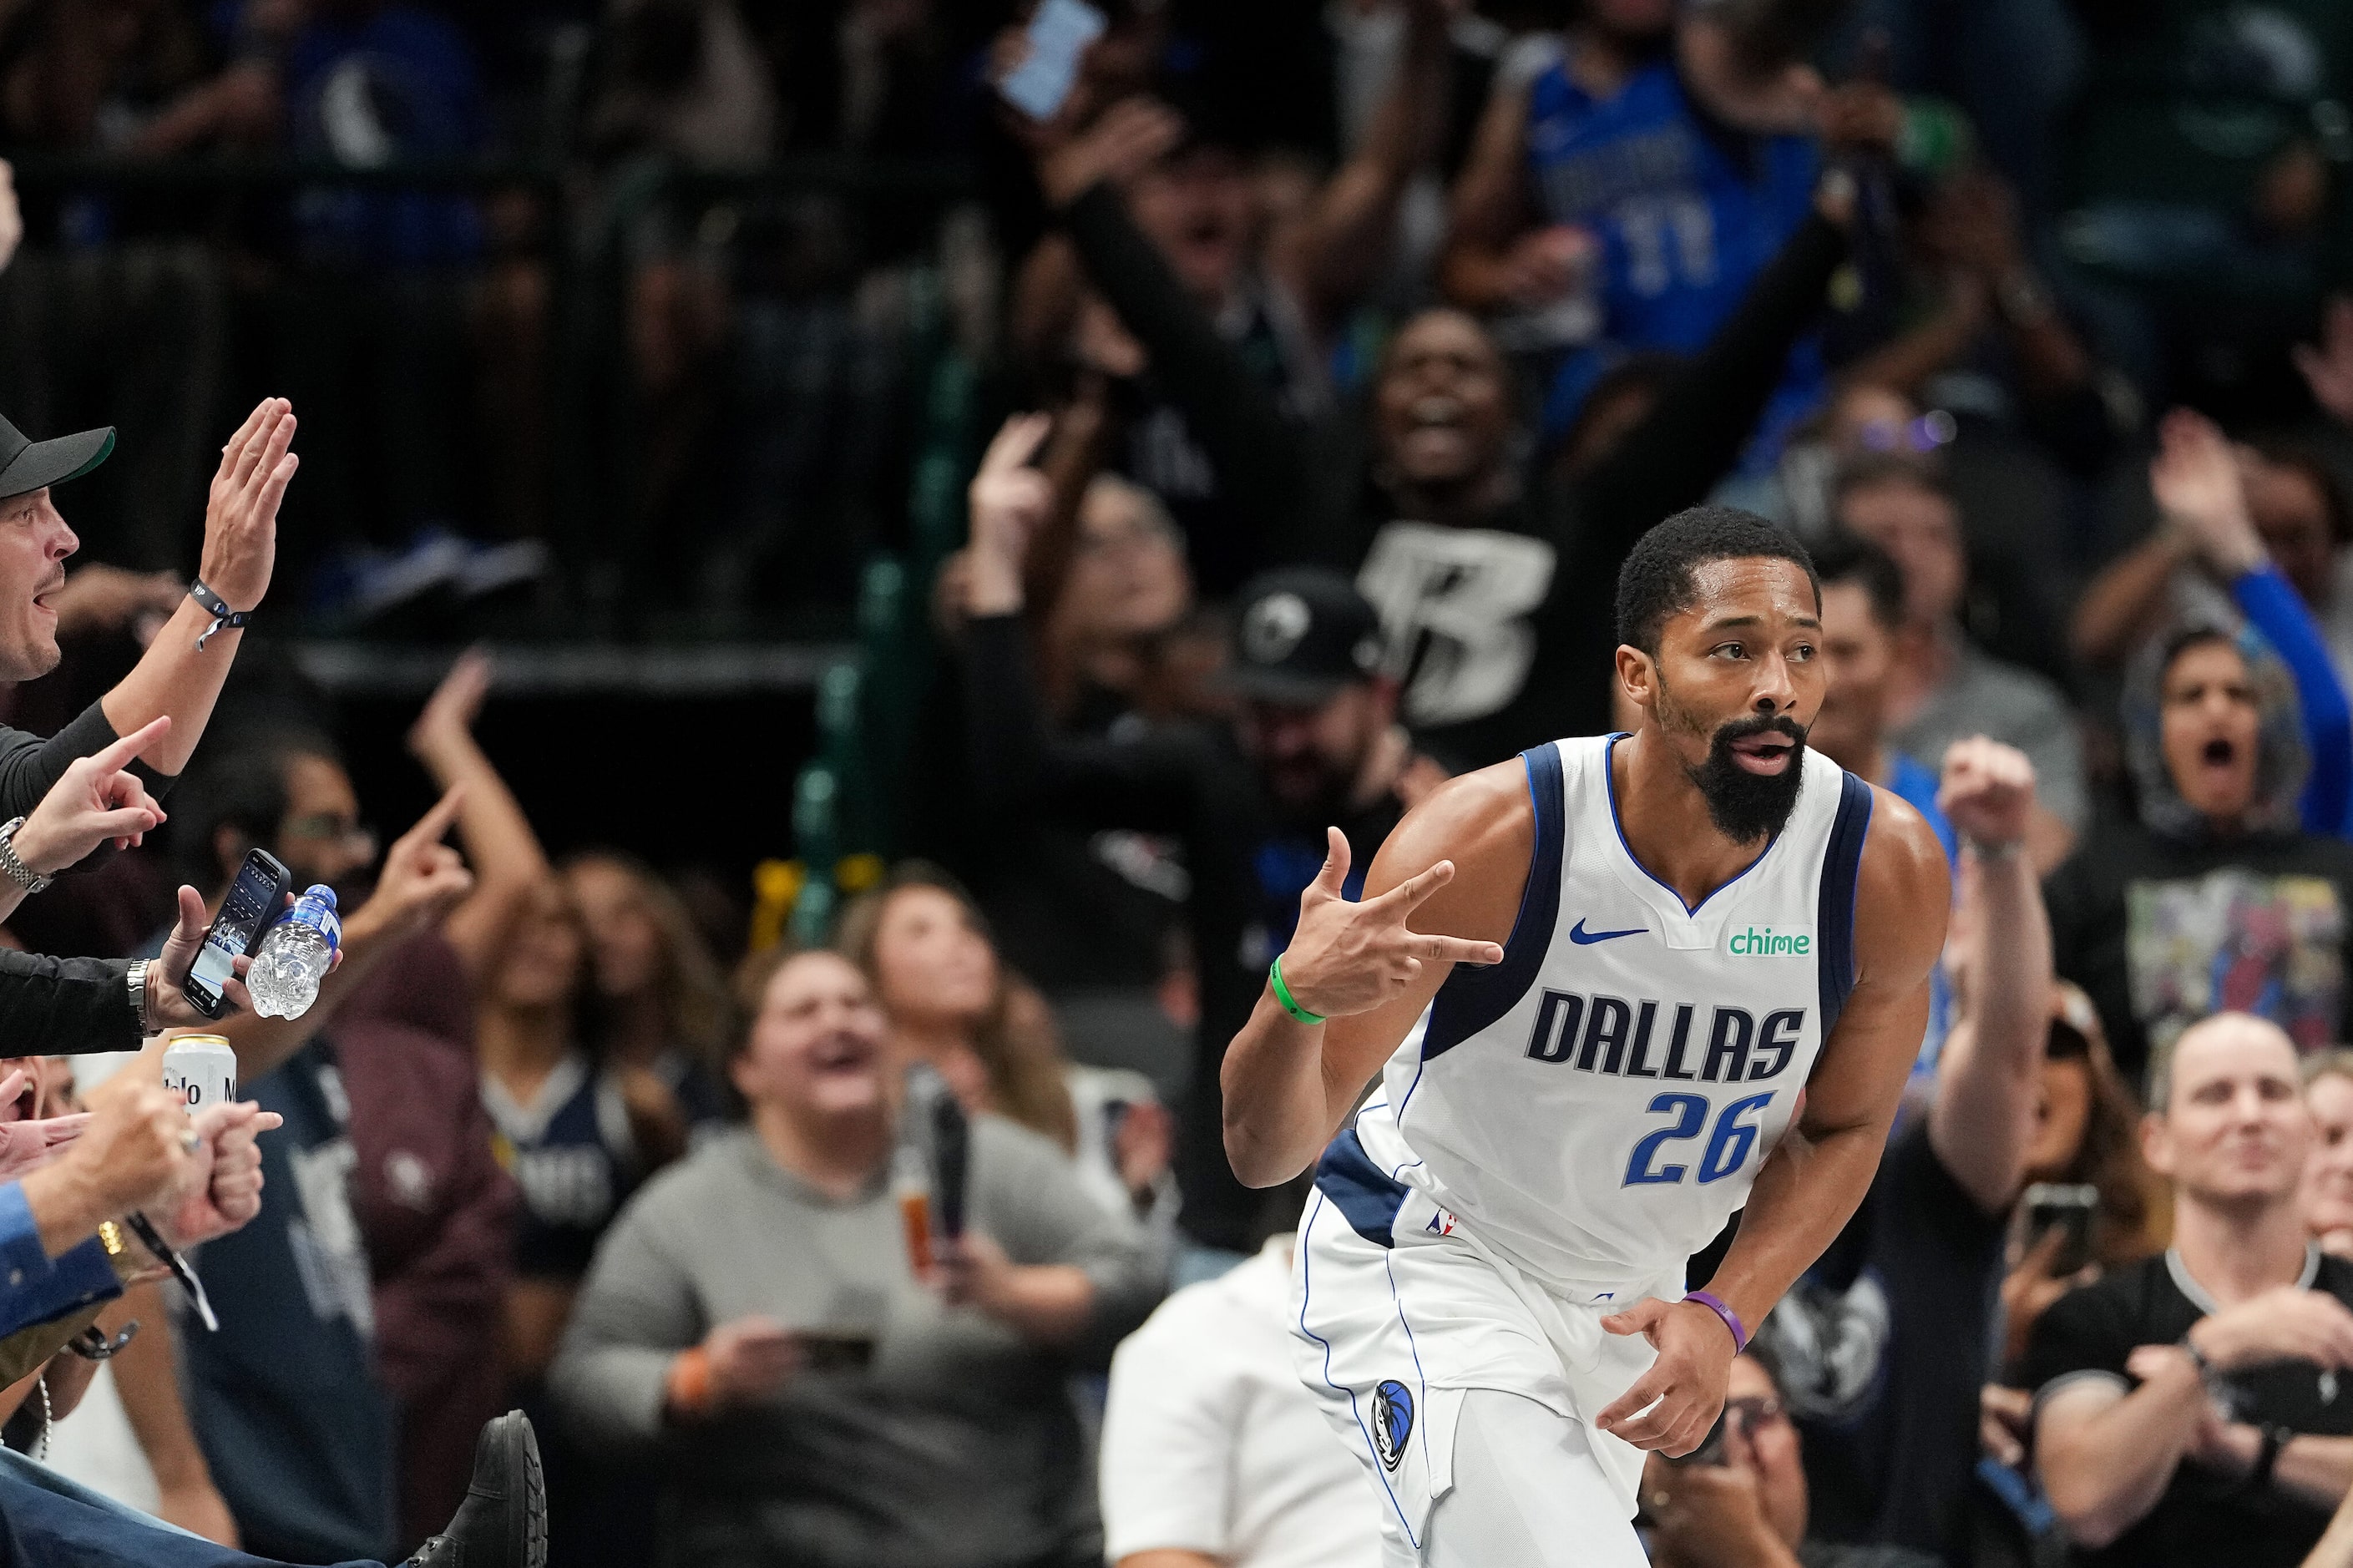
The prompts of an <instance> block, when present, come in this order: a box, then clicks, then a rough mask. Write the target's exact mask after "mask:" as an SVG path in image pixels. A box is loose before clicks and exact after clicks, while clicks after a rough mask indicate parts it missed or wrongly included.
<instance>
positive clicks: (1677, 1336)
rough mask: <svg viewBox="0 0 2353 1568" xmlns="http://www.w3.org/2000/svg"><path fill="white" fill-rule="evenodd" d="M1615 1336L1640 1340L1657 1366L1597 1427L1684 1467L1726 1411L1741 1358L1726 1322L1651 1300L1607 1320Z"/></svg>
mask: <svg viewBox="0 0 2353 1568" xmlns="http://www.w3.org/2000/svg"><path fill="white" fill-rule="evenodd" d="M1601 1326H1602V1328H1604V1329H1605V1330H1607V1331H1609V1332H1610V1333H1613V1334H1640V1335H1641V1336H1642V1337H1643V1338H1644V1339H1646V1340H1648V1341H1650V1342H1651V1344H1652V1345H1653V1346H1654V1347H1656V1349H1657V1350H1658V1352H1659V1359H1658V1360H1656V1361H1654V1362H1652V1363H1651V1370H1650V1371H1648V1372H1646V1373H1643V1374H1642V1375H1641V1377H1639V1378H1637V1379H1635V1381H1634V1386H1633V1387H1631V1388H1630V1389H1628V1390H1627V1391H1626V1392H1625V1393H1624V1394H1620V1395H1619V1396H1618V1398H1617V1399H1616V1400H1614V1401H1612V1402H1611V1403H1610V1405H1609V1406H1608V1407H1607V1408H1605V1409H1604V1410H1603V1411H1602V1412H1601V1414H1600V1415H1597V1416H1595V1417H1594V1423H1593V1424H1594V1425H1595V1426H1599V1427H1600V1428H1601V1429H1602V1430H1603V1431H1604V1432H1608V1433H1610V1434H1613V1435H1614V1436H1620V1437H1623V1438H1624V1439H1625V1440H1626V1441H1627V1442H1629V1443H1631V1444H1633V1445H1634V1447H1637V1448H1656V1449H1657V1450H1658V1451H1659V1452H1660V1453H1662V1454H1664V1455H1665V1456H1666V1457H1667V1458H1670V1459H1680V1458H1683V1456H1684V1455H1685V1454H1688V1453H1690V1452H1691V1451H1692V1450H1693V1449H1694V1448H1696V1447H1699V1446H1700V1444H1701V1443H1703V1442H1704V1441H1705V1440H1706V1438H1707V1429H1708V1428H1709V1427H1711V1426H1715V1418H1716V1416H1717V1415H1720V1414H1721V1413H1722V1412H1723V1410H1724V1390H1725V1383H1726V1382H1727V1381H1728V1380H1729V1379H1730V1378H1731V1376H1732V1358H1733V1356H1734V1355H1735V1354H1736V1351H1735V1348H1734V1346H1733V1343H1732V1331H1731V1329H1729V1328H1728V1327H1726V1326H1725V1322H1724V1320H1723V1319H1721V1318H1719V1317H1717V1316H1716V1315H1715V1313H1714V1312H1712V1311H1710V1310H1708V1309H1707V1308H1705V1307H1704V1306H1702V1305H1701V1304H1700V1303H1699V1302H1697V1301H1673V1302H1669V1301H1661V1300H1655V1299H1646V1300H1641V1301H1637V1302H1635V1303H1634V1304H1633V1305H1632V1306H1631V1307H1629V1308H1627V1309H1626V1310H1624V1311H1622V1312H1614V1313H1612V1314H1610V1315H1609V1317H1606V1318H1604V1319H1602V1320H1601Z"/></svg>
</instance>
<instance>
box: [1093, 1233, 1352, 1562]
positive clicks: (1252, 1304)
mask: <svg viewBox="0 0 2353 1568" xmlns="http://www.w3.org/2000/svg"><path fill="white" fill-rule="evenodd" d="M1290 1301H1291V1237H1288V1236H1279V1237H1275V1238H1274V1239H1273V1240H1272V1241H1270V1242H1268V1243H1267V1245H1266V1248H1265V1250H1264V1251H1262V1252H1261V1253H1260V1254H1259V1255H1258V1256H1257V1257H1255V1258H1251V1259H1250V1261H1248V1262H1247V1263H1244V1264H1241V1265H1240V1267H1238V1268H1234V1269H1233V1270H1232V1271H1231V1272H1229V1273H1228V1274H1226V1275H1224V1276H1222V1277H1221V1278H1219V1279H1211V1280H1208V1281H1206V1282H1204V1283H1202V1284H1199V1285H1192V1286H1187V1288H1186V1289H1182V1290H1179V1291H1177V1292H1176V1294H1175V1295H1174V1296H1171V1297H1169V1298H1168V1300H1166V1301H1164V1302H1162V1303H1161V1305H1160V1310H1158V1311H1155V1312H1154V1313H1153V1314H1152V1317H1151V1318H1150V1320H1149V1321H1146V1322H1145V1325H1144V1327H1142V1328H1140V1329H1138V1330H1137V1331H1135V1332H1134V1334H1133V1335H1131V1336H1130V1337H1129V1338H1128V1340H1127V1342H1125V1343H1124V1344H1123V1345H1121V1346H1120V1347H1119V1353H1118V1354H1116V1355H1115V1356H1113V1358H1112V1363H1111V1400H1110V1404H1109V1406H1108V1407H1107V1408H1106V1409H1105V1411H1104V1413H1103V1461H1102V1472H1101V1473H1102V1485H1103V1541H1104V1544H1105V1546H1106V1547H1107V1548H1108V1552H1107V1555H1108V1556H1109V1557H1110V1559H1111V1561H1112V1562H1113V1563H1118V1562H1119V1561H1120V1560H1121V1559H1123V1558H1124V1557H1128V1556H1131V1555H1133V1554H1134V1553H1136V1552H1150V1551H1154V1550H1162V1551H1168V1550H1181V1551H1187V1552H1205V1553H1207V1554H1208V1555H1210V1556H1213V1557H1216V1558H1219V1559H1220V1560H1221V1561H1223V1562H1226V1563H1232V1564H1234V1565H1235V1568H1373V1565H1374V1564H1376V1563H1378V1562H1379V1561H1380V1553H1381V1545H1380V1511H1379V1501H1378V1500H1377V1498H1376V1497H1375V1495H1374V1493H1373V1491H1372V1489H1371V1488H1370V1486H1369V1485H1367V1483H1366V1479H1365V1471H1364V1467H1363V1466H1362V1465H1360V1464H1358V1463H1357V1462H1356V1458H1355V1456H1354V1455H1352V1454H1350V1453H1349V1452H1348V1450H1347V1449H1346V1448H1345V1447H1342V1446H1341V1445H1340V1442H1339V1440H1338V1439H1337V1438H1335V1436H1333V1435H1332V1428H1331V1426H1330V1425H1329V1424H1328V1423H1326V1422H1325V1420H1324V1416H1323V1415H1322V1414H1321V1413H1320V1412H1319V1411H1318V1410H1317V1409H1316V1408H1315V1402H1314V1399H1313V1398H1312V1397H1311V1396H1310V1395H1309V1394H1308V1392H1307V1390H1306V1389H1305V1388H1303V1386H1301V1384H1300V1382H1299V1375H1298V1373H1295V1372H1293V1370H1292V1362H1291V1336H1290V1334H1289V1332H1288V1331H1287V1329H1286V1324H1285V1316H1286V1314H1287V1313H1288V1311H1289V1310H1290Z"/></svg>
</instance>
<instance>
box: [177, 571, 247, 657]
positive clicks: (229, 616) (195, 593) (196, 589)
mask: <svg viewBox="0 0 2353 1568" xmlns="http://www.w3.org/2000/svg"><path fill="white" fill-rule="evenodd" d="M188 597H189V598H191V599H194V600H195V602H196V603H197V604H198V605H202V606H203V607H204V612H205V614H206V615H208V616H211V617H212V618H213V624H212V625H210V626H206V628H205V629H204V630H203V631H202V632H200V633H198V634H197V635H196V651H197V652H198V653H202V652H204V651H205V644H206V643H208V642H210V641H211V640H212V639H213V636H214V634H215V633H216V632H233V631H237V630H238V629H239V628H241V627H243V626H245V625H246V623H247V622H248V621H250V620H252V619H253V612H252V611H251V610H232V609H230V608H229V607H228V601H227V599H224V598H222V597H221V596H220V595H218V594H216V593H214V592H213V591H212V590H211V589H210V588H207V587H206V586H205V580H204V579H203V578H202V577H196V578H192V579H190V580H189V583H188Z"/></svg>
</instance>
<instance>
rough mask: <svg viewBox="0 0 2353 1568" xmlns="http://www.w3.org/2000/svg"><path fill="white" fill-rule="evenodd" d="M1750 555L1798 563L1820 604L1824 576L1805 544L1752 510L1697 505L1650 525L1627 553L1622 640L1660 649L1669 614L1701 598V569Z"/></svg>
mask: <svg viewBox="0 0 2353 1568" xmlns="http://www.w3.org/2000/svg"><path fill="white" fill-rule="evenodd" d="M1752 556H1765V557H1767V558H1769V559H1772V560H1777V561H1788V562H1793V563H1796V564H1797V565H1798V566H1799V568H1800V569H1801V570H1803V571H1804V573H1805V574H1806V581H1807V582H1809V583H1810V584H1813V588H1814V602H1815V603H1816V604H1817V605H1820V603H1821V597H1822V583H1821V579H1820V577H1818V576H1816V575H1815V574H1814V562H1813V557H1811V556H1810V555H1808V554H1807V553H1806V547H1805V546H1804V545H1802V544H1800V543H1799V542H1797V540H1795V539H1794V538H1792V537H1790V535H1789V534H1788V533H1787V532H1786V531H1783V530H1782V529H1780V528H1778V527H1776V526H1775V525H1774V524H1772V523H1769V522H1767V521H1765V520H1764V519H1763V518H1761V517H1758V516H1757V514H1756V513H1755V512H1753V511H1743V510H1740V509H1739V508H1738V507H1732V506H1695V507H1691V508H1689V509H1687V510H1683V511H1679V512H1677V513H1675V515H1674V516H1672V517H1671V518H1669V519H1667V520H1666V521H1664V522H1662V523H1660V524H1659V525H1658V526H1657V527H1655V528H1653V529H1651V531H1650V532H1648V533H1646V534H1644V535H1642V537H1641V538H1640V539H1638V540H1636V541H1635V542H1634V548H1633V549H1631V550H1630V551H1628V552H1626V563H1625V564H1624V565H1622V566H1620V567H1619V568H1618V640H1619V641H1620V642H1621V643H1630V644H1631V645H1632V646H1634V647H1638V648H1641V650H1642V651H1643V652H1644V653H1648V654H1655V653H1657V652H1658V651H1659V636H1660V634H1661V633H1662V631H1664V630H1665V629H1666V625H1667V621H1668V620H1669V618H1670V617H1672V616H1677V615H1680V614H1682V613H1683V611H1685V610H1688V609H1690V608H1691V606H1692V602H1693V600H1694V598H1695V597H1696V596H1697V594H1698V584H1697V583H1696V582H1695V581H1694V574H1696V573H1697V572H1698V570H1699V568H1701V567H1702V566H1704V565H1706V564H1707V563H1709V562H1711V561H1737V560H1742V559H1745V558H1748V557H1752Z"/></svg>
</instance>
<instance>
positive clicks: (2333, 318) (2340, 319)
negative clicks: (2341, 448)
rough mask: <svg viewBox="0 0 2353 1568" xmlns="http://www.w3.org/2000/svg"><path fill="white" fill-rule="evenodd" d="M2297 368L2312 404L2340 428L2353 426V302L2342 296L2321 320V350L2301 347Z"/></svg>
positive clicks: (2329, 305) (2339, 296) (2297, 346)
mask: <svg viewBox="0 0 2353 1568" xmlns="http://www.w3.org/2000/svg"><path fill="white" fill-rule="evenodd" d="M2294 352H2295V368H2296V369H2298V370H2300V371H2302V372H2303V373H2304V384H2305V385H2306V386H2308V387H2310V388H2311V389H2312V400H2313V401H2314V402H2315V403H2317V404H2319V405H2320V406H2321V407H2323V408H2325V409H2327V411H2328V413H2329V416H2330V417H2332V418H2334V419H2335V420H2336V421H2337V423H2338V424H2340V425H2353V298H2348V296H2346V295H2343V294H2339V295H2337V297H2336V298H2335V299H2333V300H2329V301H2328V310H2327V314H2325V315H2323V316H2322V317H2321V319H2320V346H2319V347H2317V348H2315V347H2313V346H2312V345H2311V344H2309V343H2298V344H2296V345H2295V351H2294Z"/></svg>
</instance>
